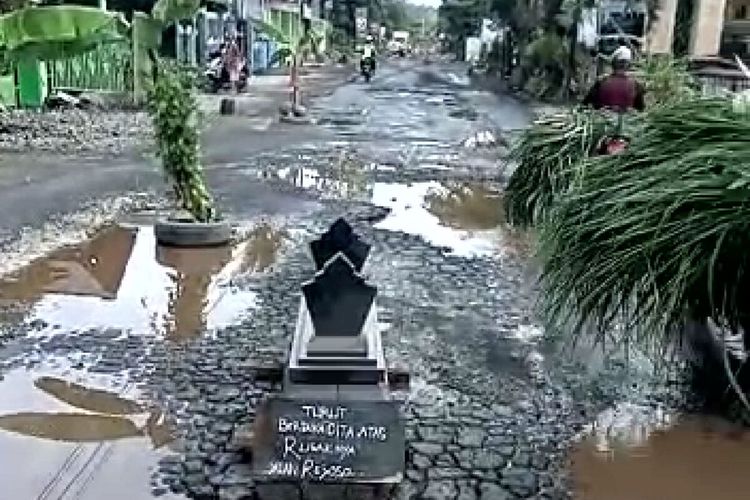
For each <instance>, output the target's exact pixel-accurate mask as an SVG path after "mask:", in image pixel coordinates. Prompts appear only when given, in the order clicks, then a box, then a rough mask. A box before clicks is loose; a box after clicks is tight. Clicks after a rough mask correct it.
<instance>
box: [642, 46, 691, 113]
mask: <svg viewBox="0 0 750 500" xmlns="http://www.w3.org/2000/svg"><path fill="white" fill-rule="evenodd" d="M636 70H637V75H638V77H639V79H640V80H641V81H642V82H643V84H644V87H645V91H646V105H647V107H653V106H670V105H673V104H676V103H678V102H680V101H683V100H685V99H690V98H692V97H695V96H696V94H697V89H698V85H697V82H696V81H695V78H694V77H693V76H692V75H691V74H690V71H689V69H688V63H687V61H685V60H684V59H680V58H674V57H672V56H670V55H653V56H647V57H644V58H643V59H640V60H639V61H638V63H637V67H636Z"/></svg>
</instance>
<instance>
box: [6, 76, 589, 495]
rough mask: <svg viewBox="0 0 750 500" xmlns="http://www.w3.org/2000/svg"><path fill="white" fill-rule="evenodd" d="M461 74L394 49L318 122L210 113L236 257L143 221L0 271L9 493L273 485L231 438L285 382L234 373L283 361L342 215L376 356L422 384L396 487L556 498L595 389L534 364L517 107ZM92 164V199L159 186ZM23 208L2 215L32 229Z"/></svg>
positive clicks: (231, 489) (135, 166) (212, 163)
mask: <svg viewBox="0 0 750 500" xmlns="http://www.w3.org/2000/svg"><path fill="white" fill-rule="evenodd" d="M463 74H464V70H463V69H462V68H461V66H460V65H451V64H442V63H441V64H433V65H430V66H420V65H419V64H417V63H414V62H413V61H399V62H396V63H390V64H386V65H383V66H382V67H381V69H380V71H379V72H378V73H377V74H376V76H375V78H374V79H373V80H372V82H371V84H369V85H367V84H364V83H362V82H351V83H348V84H345V85H341V86H339V87H338V88H337V89H336V90H335V91H334V92H333V93H331V94H330V95H322V96H320V97H317V98H315V99H313V100H312V102H311V103H310V104H311V112H312V113H313V115H314V116H316V117H317V118H318V124H317V125H312V126H299V127H296V128H295V126H292V125H281V124H274V125H272V126H270V127H266V126H265V125H264V127H266V128H267V129H264V130H263V131H253V130H252V129H251V126H250V125H248V124H247V123H246V122H242V120H241V119H240V118H238V117H233V118H231V119H229V118H228V119H226V120H218V121H217V122H216V123H215V124H214V127H213V128H212V130H211V131H210V132H209V133H208V135H207V139H206V140H207V141H208V149H209V154H208V157H209V161H208V169H207V171H208V177H209V181H210V184H211V186H212V188H213V189H214V191H215V193H216V196H217V199H218V201H219V204H220V206H221V208H222V209H223V210H224V211H225V212H226V213H227V215H228V216H229V217H230V218H232V219H234V220H236V221H237V222H238V225H239V232H240V234H241V236H240V237H239V238H238V241H237V242H236V243H235V244H234V245H233V246H232V247H231V248H229V249H226V251H217V252H204V253H189V252H188V253H186V252H184V251H182V252H181V251H175V250H171V251H170V250H169V249H164V248H161V247H158V246H156V245H155V242H154V240H153V232H152V228H151V223H152V222H153V220H154V217H155V214H154V213H153V212H149V211H145V212H140V213H131V214H130V215H128V216H127V217H122V218H121V221H122V222H123V224H122V225H121V226H119V227H115V228H109V229H106V230H104V231H101V232H99V233H97V234H96V235H94V236H93V237H92V238H91V239H89V240H87V241H84V242H80V243H79V244H77V245H76V246H72V247H70V248H67V249H62V250H59V251H56V252H53V253H51V254H48V255H47V256H46V257H44V258H42V259H39V260H36V261H34V262H33V263H32V264H30V265H28V266H25V267H21V268H17V269H15V271H14V272H13V273H12V274H10V275H6V276H5V277H4V278H3V280H2V281H1V282H0V307H2V316H0V320H1V321H0V332H1V333H0V449H2V450H3V453H2V454H0V483H1V484H3V485H4V486H3V495H6V494H7V495H9V496H8V497H7V498H12V499H13V500H26V499H61V500H62V499H73V498H75V499H85V500H101V499H104V498H107V499H120V498H123V499H125V498H127V499H128V500H141V499H144V500H145V499H148V498H151V497H160V498H184V497H189V498H201V499H225V500H229V499H235V500H237V499H252V498H271V497H269V493H268V491H265V490H264V486H263V485H260V484H255V483H254V482H253V481H252V480H251V479H250V478H249V475H248V472H249V471H248V465H247V463H246V460H245V457H244V456H243V453H242V450H241V448H240V447H239V446H238V444H237V442H236V439H235V438H234V433H235V430H237V429H238V428H240V427H241V426H243V425H246V424H248V423H250V422H252V420H253V416H254V414H255V408H256V406H257V404H258V402H259V401H260V400H261V398H262V397H263V396H264V395H265V394H268V393H269V392H271V391H273V390H275V389H277V388H275V387H273V386H271V385H270V384H267V383H262V382H259V381H256V380H254V379H253V377H252V376H251V374H250V372H249V371H248V369H247V367H248V366H249V365H251V364H253V363H256V362H259V361H263V360H276V359H279V357H281V356H283V354H284V350H285V348H286V346H287V345H288V342H289V339H290V335H291V333H292V329H293V327H294V324H295V320H296V314H297V308H298V301H299V294H300V285H301V284H302V283H303V282H304V281H306V280H308V279H309V278H310V276H311V270H312V263H311V261H310V258H309V256H308V254H307V243H308V242H309V241H310V240H312V239H314V238H316V237H317V236H318V234H320V232H322V231H323V230H324V229H325V228H326V227H327V226H328V225H329V224H330V223H331V222H333V220H335V219H336V218H337V217H339V216H342V215H344V216H345V217H347V219H348V220H350V221H351V222H352V223H353V224H354V226H355V229H356V230H357V231H358V232H359V234H360V235H361V237H362V238H363V239H364V240H365V241H367V242H369V243H371V244H372V245H373V249H372V251H371V257H370V259H369V261H368V263H367V265H366V268H365V273H366V274H367V275H368V277H369V281H370V282H371V283H373V284H375V285H376V286H377V287H378V291H379V295H378V306H379V308H380V310H379V318H380V321H381V328H382V332H383V338H384V344H385V349H386V354H387V358H388V360H389V362H390V363H397V364H403V365H406V366H409V367H410V370H411V373H412V388H411V390H410V391H409V392H408V393H403V394H400V395H399V397H400V398H402V400H403V401H404V409H405V412H406V415H407V441H408V447H407V470H406V479H405V481H404V482H403V484H401V485H400V486H399V488H397V489H396V490H395V491H393V492H392V493H391V497H392V498H398V499H404V500H407V499H423V500H447V499H451V500H454V499H458V500H477V499H482V500H503V499H515V498H550V499H552V498H568V497H569V496H570V488H569V484H568V483H567V481H566V475H565V470H564V469H565V456H566V450H567V448H566V443H567V441H568V440H569V439H570V438H571V437H572V436H573V435H574V434H575V433H576V432H577V431H578V430H580V429H582V427H583V425H584V424H585V423H586V422H587V418H588V417H587V414H586V407H585V401H583V400H582V399H580V398H577V397H576V396H574V395H573V394H572V393H571V392H570V391H569V390H568V389H567V387H566V385H565V383H563V381H562V379H560V380H556V379H554V378H553V377H550V375H549V373H548V371H547V370H546V369H545V356H546V354H545V351H544V350H543V349H542V346H541V345H540V342H541V339H540V336H541V330H540V329H539V327H538V325H536V323H535V321H534V318H533V313H532V304H533V300H534V291H533V290H532V288H531V286H529V285H528V283H529V282H530V279H529V273H528V271H527V255H528V246H529V240H528V236H527V235H524V234H518V233H515V232H513V231H511V230H509V229H508V228H506V227H505V226H504V224H503V217H502V208H501V207H502V203H501V200H502V180H503V176H504V175H505V171H504V161H503V157H504V154H505V152H506V150H505V147H504V146H503V142H504V140H505V139H506V137H507V134H509V133H512V131H513V130H515V129H518V128H520V127H523V126H524V125H525V124H526V123H527V122H528V120H529V113H528V111H527V110H526V109H525V107H524V106H523V105H521V104H519V103H518V102H516V101H515V100H513V99H512V98H510V97H507V96H502V95H496V94H492V93H488V92H486V91H481V90H476V89H474V88H472V87H471V85H470V84H469V82H468V81H467V80H466V79H465V78H464V77H463V76H462V75H463ZM274 112H275V110H274ZM253 123H254V122H253ZM264 123H266V122H264ZM91 161H92V162H93V160H91ZM94 163H95V162H94ZM94 163H92V164H90V165H88V166H85V167H84V166H81V165H85V164H84V163H81V165H78V166H76V169H77V170H76V172H79V173H78V174H76V175H82V174H80V172H85V171H86V169H96V168H104V169H108V170H106V172H107V174H106V175H103V176H102V175H99V174H97V176H96V179H99V180H100V181H101V185H102V189H101V190H100V191H97V190H94V191H96V192H95V193H92V195H94V196H99V197H105V196H107V195H108V193H109V191H108V190H109V187H108V185H107V183H106V182H105V179H108V178H113V179H120V178H121V179H122V182H123V183H121V184H120V185H119V187H118V189H120V190H121V191H127V190H128V189H141V188H142V187H143V186H152V187H153V186H156V185H158V184H157V179H156V176H155V174H154V173H153V172H151V171H149V170H148V169H147V168H145V167H144V166H143V163H137V162H134V161H133V160H132V159H128V158H121V159H118V160H113V161H112V162H111V163H110V164H108V165H105V166H102V165H100V164H94ZM38 168H39V169H44V168H48V169H51V171H52V172H54V175H55V176H63V173H62V172H60V171H59V170H58V169H56V168H55V167H54V166H53V165H47V166H44V165H41V164H40V166H39V167H38ZM45 179H46V178H45ZM75 179H76V177H72V178H69V179H68V180H62V181H60V182H59V183H58V182H55V181H54V180H53V178H50V180H49V183H50V184H51V185H55V186H58V189H65V186H66V184H65V183H66V182H68V183H74V182H76V181H75ZM0 181H2V178H0ZM100 181H96V182H100ZM7 182H12V181H11V180H8V181H7ZM45 182H47V181H45ZM113 182H114V181H113ZM117 182H118V183H119V182H120V181H117ZM32 184H33V183H32ZM34 190H36V191H34ZM46 192H47V190H46V188H44V187H41V186H40V187H33V188H28V189H26V190H19V192H18V194H17V195H16V196H17V197H19V198H20V197H33V196H36V197H39V196H42V194H43V193H46ZM62 208H63V210H64V209H67V208H69V207H67V206H63V207H62ZM14 217H16V218H17V219H18V220H16V221H10V222H8V224H7V226H8V227H12V226H14V225H18V224H29V223H30V222H29V221H27V220H26V219H24V217H25V216H24V214H23V213H18V214H16V215H15V216H14ZM29 217H31V216H29ZM35 217H38V214H37V215H35ZM555 380H556V381H555ZM5 485H7V486H5ZM8 488H10V490H8ZM362 494H363V493H362V492H361V491H360V492H351V491H349V492H347V491H342V493H341V495H342V498H345V497H347V495H348V497H352V495H354V498H358V499H359V498H364V497H362V496H361V495H362ZM272 495H275V496H272V498H274V499H276V498H278V499H281V498H282V496H279V493H278V491H277V492H274V493H273V494H272ZM284 495H288V496H284V497H283V498H295V499H299V498H300V496H303V497H306V496H307V495H306V493H305V492H303V491H300V490H298V489H296V488H291V489H289V490H288V491H285V492H284ZM3 498H5V497H3Z"/></svg>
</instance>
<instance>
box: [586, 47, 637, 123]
mask: <svg viewBox="0 0 750 500" xmlns="http://www.w3.org/2000/svg"><path fill="white" fill-rule="evenodd" d="M632 57H633V56H632V52H631V51H630V49H629V48H627V47H625V46H622V47H620V48H618V49H617V50H616V51H615V52H614V54H612V73H611V74H609V75H608V76H606V77H605V78H603V79H601V80H598V81H597V82H596V83H595V84H594V85H593V87H591V89H590V90H589V92H588V94H586V97H585V98H584V99H583V104H584V105H585V106H592V107H593V108H595V109H602V108H607V109H611V110H613V111H617V112H625V111H629V110H631V109H635V110H637V111H643V110H644V108H645V107H646V105H645V102H644V89H643V86H642V85H641V84H640V83H639V82H638V81H637V80H636V79H635V78H633V77H631V76H630V75H628V73H627V71H628V68H629V67H630V62H631V60H632Z"/></svg>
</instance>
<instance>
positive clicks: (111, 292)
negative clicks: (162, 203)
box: [0, 224, 282, 340]
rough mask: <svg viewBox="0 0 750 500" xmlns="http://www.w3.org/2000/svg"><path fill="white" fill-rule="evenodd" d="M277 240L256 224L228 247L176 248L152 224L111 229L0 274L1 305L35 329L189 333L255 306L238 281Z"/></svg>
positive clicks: (258, 266) (262, 262)
mask: <svg viewBox="0 0 750 500" xmlns="http://www.w3.org/2000/svg"><path fill="white" fill-rule="evenodd" d="M281 240H282V235H281V233H280V232H279V231H278V230H276V229H274V228H273V227H272V226H271V225H269V224H261V225H259V226H257V227H255V228H254V229H253V230H251V231H249V232H248V234H247V238H246V239H244V240H243V241H241V242H239V243H238V244H236V245H235V246H233V247H231V246H226V247H220V248H205V249H178V248H170V247H163V246H160V245H157V244H156V239H155V237H154V232H153V228H152V227H151V226H143V225H134V226H112V227H109V228H107V229H105V230H103V231H101V232H100V233H98V234H97V235H95V236H94V237H93V238H91V239H90V240H87V241H85V242H83V243H81V244H79V245H76V246H71V247H66V248H63V249H60V250H57V251H55V252H52V253H51V254H49V255H48V256H47V257H45V258H42V259H39V260H36V261H34V262H32V263H31V264H29V265H28V266H26V267H23V268H21V269H20V270H18V271H17V272H15V273H13V274H12V275H9V276H5V277H3V279H2V280H0V307H2V310H3V312H4V313H6V314H8V319H10V320H11V321H13V320H17V319H18V316H19V315H20V316H22V317H23V318H24V320H25V322H26V323H27V324H31V325H34V326H35V329H36V330H37V332H39V333H41V334H54V333H57V332H68V333H73V332H81V331H89V330H92V329H106V330H108V331H111V330H113V329H114V330H120V331H121V332H122V333H123V334H125V333H128V332H129V333H132V334H147V335H157V336H163V337H166V338H169V339H172V340H181V339H188V338H193V337H195V336H197V335H200V334H201V333H202V332H204V331H206V330H214V329H218V328H221V327H223V326H227V325H229V324H231V323H234V322H235V321H237V320H238V319H239V318H240V317H241V316H242V315H244V314H246V313H248V311H249V310H251V309H252V308H253V307H254V304H255V302H256V294H255V293H254V292H252V291H248V290H245V289H243V288H241V287H239V286H237V284H236V283H235V281H236V278H237V276H238V275H241V274H248V273H250V274H252V273H254V272H262V271H264V270H265V269H267V268H268V267H269V266H271V265H272V264H273V262H274V260H275V256H276V253H277V251H278V249H279V247H280V245H281ZM10 313H14V314H10Z"/></svg>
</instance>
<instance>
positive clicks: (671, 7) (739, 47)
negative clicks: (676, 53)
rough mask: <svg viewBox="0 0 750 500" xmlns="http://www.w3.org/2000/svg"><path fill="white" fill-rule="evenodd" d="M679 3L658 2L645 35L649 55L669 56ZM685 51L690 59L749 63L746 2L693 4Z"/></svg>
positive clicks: (749, 13) (749, 27) (697, 0)
mask: <svg viewBox="0 0 750 500" xmlns="http://www.w3.org/2000/svg"><path fill="white" fill-rule="evenodd" d="M680 1H681V0H661V4H660V9H659V12H658V15H657V18H656V20H655V22H654V24H653V26H652V29H651V31H650V33H649V37H650V40H649V48H650V52H652V53H670V52H671V51H672V41H673V40H674V30H675V20H676V16H677V8H678V4H679V2H680ZM692 17H693V22H692V26H691V33H690V43H689V47H688V52H689V55H690V56H691V57H692V58H698V59H701V58H707V57H708V58H710V57H715V56H724V57H730V58H731V57H734V54H737V55H739V56H740V57H742V58H743V59H750V0H694V1H693V12H692Z"/></svg>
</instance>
